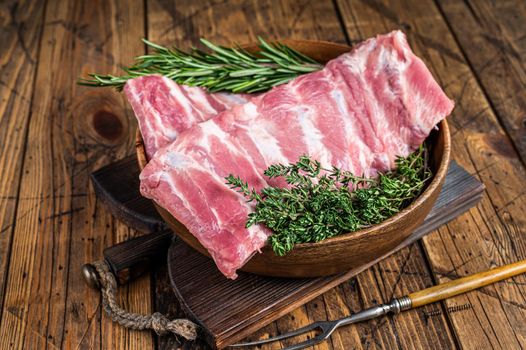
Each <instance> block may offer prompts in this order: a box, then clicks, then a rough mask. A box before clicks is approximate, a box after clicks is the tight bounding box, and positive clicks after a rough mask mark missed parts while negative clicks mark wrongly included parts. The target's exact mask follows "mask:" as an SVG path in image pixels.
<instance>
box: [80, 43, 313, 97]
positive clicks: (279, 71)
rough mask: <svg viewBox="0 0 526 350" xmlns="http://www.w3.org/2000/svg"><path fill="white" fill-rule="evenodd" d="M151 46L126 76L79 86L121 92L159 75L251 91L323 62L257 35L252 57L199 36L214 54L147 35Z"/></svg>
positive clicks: (213, 88) (104, 76) (84, 81)
mask: <svg viewBox="0 0 526 350" xmlns="http://www.w3.org/2000/svg"><path fill="white" fill-rule="evenodd" d="M143 42H144V43H145V44H146V45H147V46H149V47H150V48H152V49H153V53H152V54H148V55H143V56H138V57H136V63H135V64H134V65H133V66H131V67H122V70H123V71H124V72H125V74H124V75H121V76H116V75H111V74H95V73H92V74H89V77H90V78H87V79H82V78H81V79H80V80H79V81H78V83H79V84H81V85H87V86H111V87H114V88H116V89H117V90H119V91H120V90H122V88H123V87H124V84H125V83H126V81H127V80H128V79H133V78H136V77H139V76H143V75H150V74H161V75H164V76H166V77H168V78H171V79H173V80H174V81H175V82H177V83H179V84H184V85H191V86H201V87H204V88H207V89H208V90H209V91H211V92H217V91H230V92H234V93H242V92H244V93H253V92H259V91H265V90H268V89H270V88H271V87H273V86H276V85H280V84H283V83H286V82H288V81H289V80H292V79H294V78H295V77H297V76H298V75H300V74H304V73H310V72H314V71H317V70H320V69H321V68H323V66H322V65H321V64H320V63H318V62H316V61H315V60H313V59H312V58H309V57H307V56H305V55H303V54H301V53H299V52H298V51H295V50H293V49H292V48H290V47H288V46H286V45H283V44H280V43H268V42H266V41H265V40H263V39H262V38H259V47H260V51H259V52H258V53H257V54H258V55H257V56H256V55H253V54H251V53H249V52H248V51H246V50H244V49H242V48H241V47H239V46H238V47H232V48H227V47H223V46H220V45H215V44H213V43H211V42H209V41H207V40H205V39H201V43H203V44H204V45H205V46H206V47H207V48H209V49H210V50H211V52H210V53H207V52H204V51H202V50H199V49H196V48H193V49H191V50H190V51H183V50H180V49H178V48H173V49H169V48H166V47H163V46H161V45H157V44H154V43H152V42H151V41H148V40H146V39H143Z"/></svg>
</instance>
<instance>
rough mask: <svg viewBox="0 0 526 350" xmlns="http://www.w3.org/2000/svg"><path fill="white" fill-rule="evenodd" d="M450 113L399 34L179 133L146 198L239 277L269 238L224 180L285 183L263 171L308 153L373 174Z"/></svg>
mask: <svg viewBox="0 0 526 350" xmlns="http://www.w3.org/2000/svg"><path fill="white" fill-rule="evenodd" d="M453 106H454V104H453V102H452V101H451V100H450V99H449V98H448V97H447V96H446V95H445V93H444V92H443V91H442V89H441V88H440V86H439V85H438V84H437V82H436V81H435V80H434V79H433V76H432V75H431V73H430V72H429V70H428V69H427V68H426V66H425V65H424V63H423V62H422V61H421V60H420V59H419V58H418V57H416V56H415V55H414V54H413V52H412V51H411V49H410V47H409V45H408V43H407V41H406V38H405V35H404V34H403V33H402V32H400V31H394V32H391V33H389V34H386V35H380V36H377V37H376V38H372V39H369V40H367V41H365V42H363V43H362V44H360V45H358V46H356V47H355V48H353V50H352V51H351V52H350V53H346V54H344V55H341V56H340V57H338V58H336V59H334V60H332V61H330V62H329V63H328V64H327V65H326V67H325V68H324V69H323V70H321V71H318V72H315V73H311V74H307V75H303V76H301V77H298V78H296V79H294V80H293V81H291V82H289V83H288V84H286V85H281V86H278V87H276V88H274V89H272V90H271V91H269V92H267V93H265V94H263V95H260V96H258V97H255V98H253V99H251V100H250V101H249V102H247V103H245V104H243V105H238V106H234V107H232V108H231V109H230V110H228V111H225V112H223V113H221V114H219V115H218V116H217V117H215V118H213V119H210V120H208V121H206V122H203V123H199V124H196V125H194V126H193V127H192V128H190V129H188V130H187V131H185V132H183V133H181V134H180V135H179V137H178V138H177V139H176V140H175V141H174V142H173V143H172V144H170V145H169V146H167V147H165V148H164V149H162V150H160V151H159V152H158V153H157V154H156V155H155V157H154V158H153V159H152V160H151V161H150V163H149V164H148V166H146V167H145V168H144V170H143V172H142V173H141V191H142V194H143V195H144V196H146V197H148V198H152V199H153V200H155V201H156V202H157V203H158V204H159V205H161V206H162V207H164V208H166V209H167V210H168V211H169V212H170V213H171V214H172V215H173V216H174V217H175V218H176V219H177V220H179V221H180V222H181V223H183V224H184V225H185V226H186V227H187V228H188V229H189V230H190V232H191V233H192V234H193V235H195V237H197V239H199V241H200V242H201V244H202V245H203V246H204V247H205V248H206V249H207V250H208V251H209V252H210V254H211V256H212V257H213V259H214V260H215V263H216V264H217V266H218V268H219V269H220V270H221V272H222V273H223V274H224V275H225V276H227V277H229V278H236V276H237V275H236V270H237V269H239V268H240V267H242V266H243V265H244V264H245V263H246V262H247V261H248V260H249V259H250V258H251V257H252V256H253V255H254V254H255V253H256V252H258V251H259V250H260V249H261V248H262V247H263V246H264V245H265V244H266V242H267V238H268V236H269V235H270V234H271V231H270V230H269V229H267V228H266V227H264V226H262V225H256V226H252V227H250V228H249V229H247V228H245V222H246V219H247V215H248V214H249V213H250V212H251V211H252V210H253V206H252V205H251V204H248V203H247V202H246V201H245V198H244V197H243V196H242V195H240V194H238V193H236V192H234V191H233V190H231V189H229V187H228V186H227V185H226V184H225V177H226V176H228V175H229V174H235V175H239V176H240V177H241V178H242V179H244V180H246V181H248V183H249V185H250V186H253V187H255V188H256V189H261V188H262V187H264V186H267V185H269V184H271V185H276V184H278V185H279V183H273V182H270V181H269V180H268V178H265V177H264V176H263V175H262V174H263V171H264V170H265V169H266V168H267V167H268V166H269V165H271V164H274V163H291V162H296V161H297V160H298V157H300V156H301V155H304V154H308V155H310V156H311V157H312V158H313V159H317V160H319V161H320V162H321V163H322V165H323V166H326V167H330V165H335V166H337V167H339V168H342V169H345V170H350V171H352V172H353V173H354V174H356V175H364V176H375V175H376V174H377V172H378V171H386V170H389V169H392V168H393V167H394V165H395V164H394V161H395V159H396V157H397V156H407V155H409V154H410V153H411V152H412V151H414V150H415V149H416V148H417V147H418V146H419V145H420V144H422V142H423V141H424V139H425V138H426V137H427V135H428V134H429V132H430V131H431V130H432V129H433V128H434V127H435V125H436V124H437V123H438V122H439V121H440V120H442V119H443V118H445V117H446V116H447V115H449V114H450V113H451V111H452V109H453Z"/></svg>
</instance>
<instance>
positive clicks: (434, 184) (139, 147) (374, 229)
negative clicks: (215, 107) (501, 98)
mask: <svg viewBox="0 0 526 350" xmlns="http://www.w3.org/2000/svg"><path fill="white" fill-rule="evenodd" d="M277 41H279V42H282V43H296V44H299V43H303V44H307V45H317V46H333V47H339V48H340V49H343V48H348V49H350V47H349V46H348V45H343V44H338V43H334V42H330V41H320V40H296V39H283V40H277ZM256 45H257V44H246V45H242V47H246V48H248V47H251V46H256ZM438 128H439V133H442V137H443V138H444V148H443V153H442V159H441V162H440V165H439V167H438V171H437V172H436V173H435V174H433V178H432V180H431V182H430V183H429V184H428V186H427V187H426V189H425V190H424V192H422V193H421V194H420V195H419V196H418V197H417V198H416V199H415V200H414V201H413V202H412V203H411V204H410V205H409V206H407V207H406V208H404V209H403V210H401V211H400V212H398V213H396V214H395V215H393V216H391V217H390V218H389V219H387V220H384V221H382V222H380V223H378V224H376V225H373V226H371V227H367V228H364V229H361V230H358V231H353V232H348V233H343V234H340V235H338V236H335V237H331V238H327V239H324V240H323V241H320V242H312V243H298V244H295V245H294V249H301V248H309V249H312V248H316V247H321V246H325V245H332V244H335V243H341V242H345V241H354V240H356V239H360V238H362V237H363V236H366V235H367V236H373V235H374V234H375V233H377V234H381V232H383V231H384V230H383V229H384V228H386V227H389V226H391V225H393V224H394V223H396V222H398V221H399V220H401V219H403V218H404V217H406V216H408V215H411V213H412V212H413V211H414V210H415V209H416V208H417V207H419V206H421V205H422V204H423V203H424V202H425V201H426V200H427V198H429V197H430V196H431V195H432V194H433V193H434V192H435V191H436V190H437V188H438V187H439V186H440V185H441V183H442V180H443V179H444V178H445V177H446V174H447V169H448V166H449V161H450V156H451V136H450V132H449V126H448V123H447V121H446V119H443V120H442V121H440V123H439V124H438ZM135 148H136V152H137V161H138V163H139V168H140V170H141V171H142V170H143V169H144V167H145V166H146V164H147V163H148V161H147V157H146V151H145V149H144V141H143V139H142V135H141V132H140V130H139V128H137V132H136V142H135ZM172 217H173V216H172ZM174 219H175V218H174ZM175 220H177V219H175Z"/></svg>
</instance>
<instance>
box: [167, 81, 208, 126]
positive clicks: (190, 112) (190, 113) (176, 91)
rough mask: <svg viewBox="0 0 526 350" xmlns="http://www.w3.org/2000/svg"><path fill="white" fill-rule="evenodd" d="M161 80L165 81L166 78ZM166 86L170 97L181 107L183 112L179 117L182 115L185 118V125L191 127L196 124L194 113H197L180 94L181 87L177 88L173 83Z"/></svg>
mask: <svg viewBox="0 0 526 350" xmlns="http://www.w3.org/2000/svg"><path fill="white" fill-rule="evenodd" d="M163 79H167V78H163ZM166 85H167V86H168V87H169V89H170V90H169V91H170V95H171V96H172V97H173V98H175V99H176V100H177V102H179V104H180V105H181V107H182V108H183V111H184V112H183V111H182V113H181V115H184V116H185V118H187V119H188V122H187V124H188V125H193V124H195V123H197V122H198V121H199V120H197V118H195V116H194V113H197V112H196V111H195V109H193V108H192V105H191V103H190V101H188V99H187V98H186V97H185V96H184V94H183V93H182V92H181V87H180V86H178V85H177V84H175V83H171V84H170V83H166Z"/></svg>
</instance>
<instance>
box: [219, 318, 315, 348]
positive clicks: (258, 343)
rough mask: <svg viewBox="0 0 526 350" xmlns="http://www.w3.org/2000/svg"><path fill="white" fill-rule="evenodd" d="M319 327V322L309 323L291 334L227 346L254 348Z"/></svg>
mask: <svg viewBox="0 0 526 350" xmlns="http://www.w3.org/2000/svg"><path fill="white" fill-rule="evenodd" d="M320 326H321V325H320V323H319V322H314V323H311V324H310V325H308V326H305V327H301V328H298V329H296V330H294V331H292V332H288V333H285V334H281V335H278V336H275V337H272V338H268V339H262V340H255V341H251V342H247V343H238V344H232V345H229V347H232V348H236V347H242V346H254V345H261V344H267V343H272V342H275V341H278V340H282V339H287V338H291V337H295V336H297V335H300V334H303V333H306V332H309V331H312V330H314V329H317V328H320ZM313 339H314V338H313ZM313 339H310V340H313ZM300 344H301V343H300Z"/></svg>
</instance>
